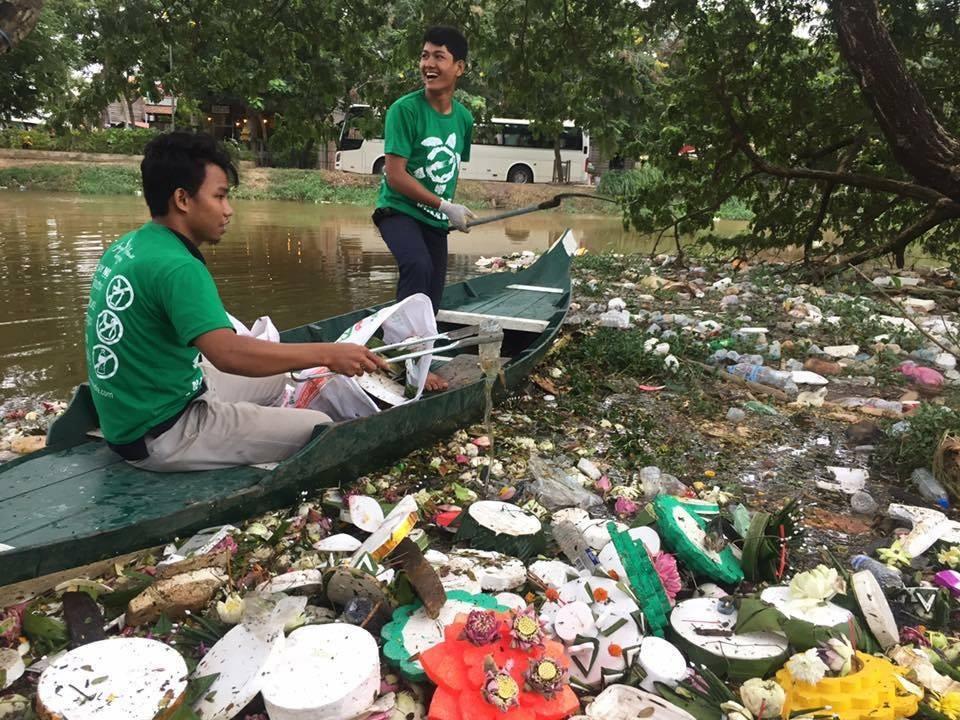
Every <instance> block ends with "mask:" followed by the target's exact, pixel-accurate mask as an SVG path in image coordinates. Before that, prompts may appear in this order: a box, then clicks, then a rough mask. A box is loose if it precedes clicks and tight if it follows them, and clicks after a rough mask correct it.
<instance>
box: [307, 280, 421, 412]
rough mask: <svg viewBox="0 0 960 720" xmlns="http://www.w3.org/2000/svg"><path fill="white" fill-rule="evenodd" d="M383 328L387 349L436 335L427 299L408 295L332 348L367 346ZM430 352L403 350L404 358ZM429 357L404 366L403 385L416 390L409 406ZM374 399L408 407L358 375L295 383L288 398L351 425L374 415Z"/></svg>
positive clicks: (360, 324)
mask: <svg viewBox="0 0 960 720" xmlns="http://www.w3.org/2000/svg"><path fill="white" fill-rule="evenodd" d="M381 327H382V328H383V341H384V343H386V344H388V345H389V344H392V343H398V342H403V341H404V340H408V339H410V338H415V337H430V336H431V335H436V334H437V320H436V317H435V316H434V314H433V305H432V304H431V303H430V298H428V297H427V296H426V295H423V294H417V295H411V296H410V297H408V298H404V299H403V300H401V301H400V302H398V303H396V304H394V305H389V306H387V307H385V308H381V309H380V310H378V311H377V312H376V313H374V314H373V315H371V316H369V317H366V318H364V319H363V320H361V321H360V322H358V323H356V324H355V325H353V326H351V327H349V328H347V329H346V330H345V331H344V332H343V334H342V335H341V336H340V337H339V338H337V342H349V343H357V344H358V345H366V344H367V342H368V341H369V340H370V338H372V337H373V335H374V333H376V331H377V329H378V328H381ZM432 347H433V341H432V340H431V341H427V342H425V343H423V345H420V346H412V347H407V348H404V349H403V352H404V353H408V352H415V351H416V350H419V349H427V348H432ZM431 359H432V356H431V355H424V356H423V357H419V358H415V359H413V360H407V361H406V377H407V385H412V386H413V387H415V388H416V393H415V394H414V397H413V398H412V400H417V399H419V398H420V396H421V395H422V394H423V388H424V385H425V384H426V382H427V374H428V373H429V371H430V362H431ZM325 371H326V368H322V367H320V368H313V369H311V370H308V371H306V373H305V374H308V375H309V374H314V373H321V372H325ZM371 395H372V396H373V397H376V398H379V399H381V400H383V401H384V402H386V403H387V404H389V405H393V406H396V405H401V404H403V403H405V402H409V401H410V399H408V398H406V397H404V395H403V393H402V392H396V391H395V390H393V389H391V388H389V387H386V386H384V384H383V383H381V382H379V381H378V379H377V376H376V375H363V376H361V377H359V378H349V377H346V376H344V375H332V376H329V377H324V378H314V379H312V380H308V381H306V382H303V383H300V384H299V386H298V387H297V390H296V393H295V394H294V398H293V405H294V407H298V408H309V409H311V410H319V411H321V412H324V413H326V414H327V415H329V416H330V417H332V418H333V419H334V420H335V421H338V420H352V419H354V418H361V417H367V416H368V415H373V414H374V413H376V412H379V408H378V406H377V404H376V403H375V402H374V401H373V399H371Z"/></svg>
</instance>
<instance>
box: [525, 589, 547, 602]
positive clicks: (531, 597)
mask: <svg viewBox="0 0 960 720" xmlns="http://www.w3.org/2000/svg"><path fill="white" fill-rule="evenodd" d="M548 597H549V596H548ZM523 599H524V600H526V601H527V605H529V604H530V603H532V602H533V601H534V600H536V599H537V596H536V595H534V594H533V593H532V592H528V593H527V594H526V595H524V596H523Z"/></svg>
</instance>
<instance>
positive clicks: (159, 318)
mask: <svg viewBox="0 0 960 720" xmlns="http://www.w3.org/2000/svg"><path fill="white" fill-rule="evenodd" d="M140 171H141V175H142V178H143V196H144V199H145V200H146V201H147V205H148V207H149V209H150V215H151V218H152V219H151V221H150V222H148V223H146V224H145V225H143V226H142V227H140V228H138V229H136V230H133V231H132V232H130V233H127V234H126V235H124V236H123V237H121V238H120V239H119V240H117V241H116V242H115V243H114V244H113V245H111V246H110V248H108V249H107V251H106V252H105V253H104V254H103V257H102V258H101V259H100V264H99V265H98V266H97V269H96V271H95V273H94V276H93V281H92V286H91V289H90V305H89V307H88V309H87V321H86V351H87V373H88V377H89V380H90V389H91V390H92V395H93V401H94V405H95V406H96V408H97V414H98V415H99V418H100V428H101V430H102V431H103V434H104V437H105V439H106V440H107V442H108V443H109V445H110V447H111V448H112V449H113V450H114V451H115V452H117V453H118V454H119V455H120V456H121V457H123V458H124V459H125V460H127V461H128V462H130V463H131V464H133V465H135V466H137V467H140V468H143V469H146V470H153V471H158V472H177V471H186V470H209V469H215V468H223V467H230V466H234V465H247V464H254V463H265V462H275V461H280V460H284V459H285V458H287V457H289V456H291V455H293V454H294V453H295V452H296V451H297V450H299V449H300V448H301V447H303V445H304V444H306V443H307V441H309V439H310V437H311V436H312V434H313V432H314V428H315V426H317V425H322V424H324V423H329V422H330V418H329V417H328V416H326V415H325V414H323V413H321V412H316V411H313V410H298V409H292V408H281V407H271V406H272V405H273V404H274V403H275V402H277V400H278V398H279V397H280V396H281V394H282V393H283V390H284V387H285V384H286V375H285V373H286V372H288V371H291V370H302V369H304V368H310V367H316V366H319V365H325V366H327V367H328V368H330V369H331V370H334V371H336V372H339V373H342V374H344V375H351V376H352V375H362V374H363V373H365V372H367V371H372V370H375V369H377V368H385V367H386V363H384V361H383V360H382V359H381V358H380V357H378V356H377V355H375V354H373V353H371V352H370V351H369V350H367V348H365V347H363V346H361V345H354V344H348V343H296V344H295V343H271V342H266V341H263V340H257V339H255V338H251V337H242V336H238V335H237V334H236V333H235V332H234V331H233V327H232V325H231V322H230V320H229V318H228V317H227V313H226V311H225V310H224V308H223V303H222V302H221V300H220V295H219V293H218V292H217V288H216V285H215V284H214V282H213V278H212V277H211V275H210V272H209V271H208V270H207V267H206V263H205V261H204V257H203V254H202V253H201V252H200V246H201V245H202V244H204V243H208V244H210V245H216V244H217V243H219V242H220V238H221V237H222V236H223V234H224V232H225V231H226V229H227V225H228V224H229V223H230V218H231V216H232V215H233V209H232V208H231V207H230V202H229V200H228V193H229V190H230V187H231V186H232V185H235V184H236V182H237V172H236V169H235V168H234V166H233V164H232V163H231V161H230V158H229V157H228V156H227V154H226V153H225V152H224V151H223V149H222V148H220V147H219V146H218V145H217V144H216V142H215V141H214V139H213V138H212V137H210V136H209V135H205V134H192V133H184V132H173V133H168V134H165V135H160V136H158V137H156V138H154V139H153V140H151V141H150V143H148V145H147V147H146V150H145V152H144V158H143V161H142V163H141V165H140ZM201 354H202V355H203V357H204V358H206V362H205V363H203V366H201V362H200V356H201Z"/></svg>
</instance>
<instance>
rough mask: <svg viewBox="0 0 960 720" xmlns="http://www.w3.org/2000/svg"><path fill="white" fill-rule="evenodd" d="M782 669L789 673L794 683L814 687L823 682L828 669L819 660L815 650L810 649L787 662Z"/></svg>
mask: <svg viewBox="0 0 960 720" xmlns="http://www.w3.org/2000/svg"><path fill="white" fill-rule="evenodd" d="M784 667H786V668H787V670H788V671H789V672H790V676H791V677H792V678H793V679H794V682H798V683H800V682H802V683H808V684H810V685H816V684H817V683H818V682H820V681H821V680H823V678H824V676H825V675H826V674H827V670H828V669H829V668H828V667H827V666H826V664H825V663H824V662H823V660H821V659H820V655H819V654H818V653H817V649H816V648H810V649H809V650H807V651H806V652H802V653H797V654H796V655H794V656H793V657H791V658H790V659H789V660H787V664H786V665H785V666H784Z"/></svg>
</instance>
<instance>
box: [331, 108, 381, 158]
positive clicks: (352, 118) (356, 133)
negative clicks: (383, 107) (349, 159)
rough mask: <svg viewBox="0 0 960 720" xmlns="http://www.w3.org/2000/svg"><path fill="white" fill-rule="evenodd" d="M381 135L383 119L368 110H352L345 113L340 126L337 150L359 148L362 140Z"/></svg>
mask: <svg viewBox="0 0 960 720" xmlns="http://www.w3.org/2000/svg"><path fill="white" fill-rule="evenodd" d="M380 137H383V121H382V120H381V119H380V118H379V117H378V116H376V115H375V114H374V113H372V112H371V111H370V109H369V108H366V109H364V110H353V109H351V111H350V112H349V113H347V117H345V118H344V120H343V124H342V125H341V127H340V139H339V141H338V142H337V150H359V149H360V147H361V146H362V145H363V141H364V140H367V139H370V138H380Z"/></svg>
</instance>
